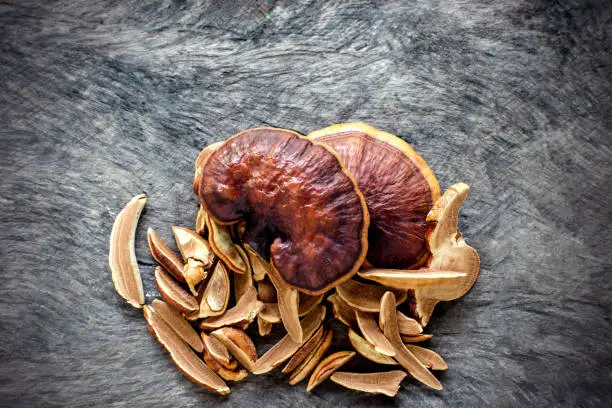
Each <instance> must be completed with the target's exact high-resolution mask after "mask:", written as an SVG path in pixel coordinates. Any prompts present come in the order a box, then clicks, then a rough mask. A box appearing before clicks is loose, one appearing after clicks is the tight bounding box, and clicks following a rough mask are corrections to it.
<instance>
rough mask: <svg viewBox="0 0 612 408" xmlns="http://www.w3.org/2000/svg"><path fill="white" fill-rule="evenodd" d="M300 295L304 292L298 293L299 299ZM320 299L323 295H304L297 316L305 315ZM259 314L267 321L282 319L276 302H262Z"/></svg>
mask: <svg viewBox="0 0 612 408" xmlns="http://www.w3.org/2000/svg"><path fill="white" fill-rule="evenodd" d="M302 295H304V294H302V293H300V295H299V296H300V299H302ZM321 300H323V295H317V296H311V295H304V302H303V303H300V305H299V306H298V316H299V317H303V316H306V315H307V314H308V313H310V312H311V311H312V309H314V308H315V307H317V306H318V305H319V304H320V303H321ZM260 315H261V317H262V318H263V319H264V320H265V321H267V322H268V323H280V322H281V321H282V317H281V314H280V305H279V304H277V303H264V308H263V310H262V311H261V313H260Z"/></svg>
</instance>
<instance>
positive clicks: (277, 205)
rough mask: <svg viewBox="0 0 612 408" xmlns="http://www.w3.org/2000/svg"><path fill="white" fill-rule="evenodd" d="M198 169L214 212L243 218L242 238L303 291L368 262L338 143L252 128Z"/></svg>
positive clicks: (322, 287)
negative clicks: (334, 146) (333, 145)
mask: <svg viewBox="0 0 612 408" xmlns="http://www.w3.org/2000/svg"><path fill="white" fill-rule="evenodd" d="M200 174H201V179H200V185H199V190H198V191H199V196H200V200H201V203H202V205H203V206H204V208H205V209H206V211H207V212H208V214H209V215H210V216H211V217H213V218H214V219H215V220H216V221H217V222H218V223H220V224H226V225H228V224H234V223H236V222H238V221H240V220H245V221H246V227H245V232H244V237H243V242H244V243H245V244H248V245H249V246H251V247H252V248H253V249H254V250H255V251H257V253H259V254H260V255H261V256H262V257H263V258H264V259H266V260H270V262H271V265H272V267H273V268H275V269H276V270H278V272H279V274H280V275H281V277H282V279H283V280H284V281H285V282H286V283H287V284H289V285H290V286H293V287H295V288H296V289H298V290H299V291H301V292H303V293H307V294H313V295H317V294H320V293H323V292H325V291H326V290H328V289H329V288H331V287H333V286H335V285H336V284H338V283H340V282H342V281H345V280H347V279H349V278H350V277H351V276H353V275H354V274H355V272H357V270H358V269H359V267H360V266H361V264H362V263H363V261H364V259H365V255H366V253H367V248H368V239H367V233H368V227H369V213H368V209H367V207H366V204H365V199H364V197H363V195H362V194H361V192H360V191H359V188H358V186H357V182H356V181H355V179H354V178H353V176H352V175H351V173H350V172H349V171H348V170H347V169H346V168H345V167H344V165H343V164H342V160H341V159H340V158H339V157H338V155H337V154H336V153H335V152H334V151H333V150H332V149H330V148H328V147H326V146H323V145H321V144H319V143H316V142H314V141H312V140H310V139H308V138H306V137H304V136H302V135H300V134H298V133H296V132H293V131H290V130H285V129H277V128H255V129H249V130H245V131H243V132H240V133H238V134H236V135H234V136H232V137H230V138H229V139H228V140H227V141H226V142H225V143H223V144H222V145H221V146H219V147H218V148H217V149H216V150H215V151H214V152H213V153H212V154H210V156H208V157H207V158H206V160H205V161H204V162H203V163H202V171H201V172H200ZM427 211H429V209H427Z"/></svg>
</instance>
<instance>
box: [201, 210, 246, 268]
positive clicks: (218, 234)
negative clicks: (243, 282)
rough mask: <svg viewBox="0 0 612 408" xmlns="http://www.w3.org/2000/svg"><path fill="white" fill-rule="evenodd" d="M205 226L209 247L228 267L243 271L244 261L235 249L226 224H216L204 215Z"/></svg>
mask: <svg viewBox="0 0 612 408" xmlns="http://www.w3.org/2000/svg"><path fill="white" fill-rule="evenodd" d="M206 227H207V228H208V239H209V243H210V247H211V248H212V250H213V252H214V253H215V255H217V256H218V257H219V258H221V260H222V261H223V263H225V264H226V265H227V266H228V268H230V269H231V270H232V271H234V272H236V273H245V271H246V263H245V261H244V259H242V257H241V256H240V252H238V250H237V249H236V248H237V246H236V245H234V242H233V241H232V237H231V236H230V233H229V228H228V226H226V225H221V224H218V223H217V222H216V221H215V220H214V219H213V218H212V217H211V216H210V215H207V217H206Z"/></svg>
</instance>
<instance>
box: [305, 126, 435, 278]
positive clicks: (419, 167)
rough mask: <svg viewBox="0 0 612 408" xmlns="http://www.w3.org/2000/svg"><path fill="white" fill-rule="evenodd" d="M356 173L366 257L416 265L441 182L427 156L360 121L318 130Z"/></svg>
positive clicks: (379, 263) (422, 257)
mask: <svg viewBox="0 0 612 408" xmlns="http://www.w3.org/2000/svg"><path fill="white" fill-rule="evenodd" d="M308 137H309V138H310V139H313V140H316V141H317V142H322V143H324V144H326V145H328V146H331V147H332V148H333V149H334V150H336V151H337V152H338V155H339V156H340V157H341V158H342V160H343V162H344V163H345V165H346V167H347V168H348V170H349V171H350V172H351V173H352V174H353V175H354V176H355V179H356V180H357V184H358V185H359V189H360V190H361V192H362V193H363V195H364V196H365V199H366V203H367V206H368V210H369V212H370V229H369V232H368V237H369V244H370V246H369V250H368V255H367V259H368V261H369V262H370V263H371V264H372V265H374V266H376V267H379V268H400V269H403V268H406V269H407V268H415V267H417V266H419V265H422V264H423V263H425V261H426V260H427V257H428V256H429V252H428V250H427V243H426V238H425V234H426V224H425V218H426V217H427V213H428V212H429V210H430V209H431V207H432V205H433V203H434V202H435V201H436V200H437V199H438V197H439V196H440V186H439V185H438V181H437V180H436V177H435V176H434V174H433V172H432V171H431V169H430V168H429V167H428V166H427V163H426V162H425V160H423V159H422V158H421V156H419V155H418V154H417V153H416V152H415V151H414V149H413V148H412V147H411V146H410V145H409V144H408V143H406V142H405V141H403V140H402V139H400V138H399V137H397V136H395V135H392V134H390V133H386V132H383V131H381V130H378V129H376V128H373V127H371V126H368V125H365V124H362V123H347V124H340V125H334V126H330V127H328V128H325V129H321V130H317V131H315V132H313V133H311V134H309V135H308Z"/></svg>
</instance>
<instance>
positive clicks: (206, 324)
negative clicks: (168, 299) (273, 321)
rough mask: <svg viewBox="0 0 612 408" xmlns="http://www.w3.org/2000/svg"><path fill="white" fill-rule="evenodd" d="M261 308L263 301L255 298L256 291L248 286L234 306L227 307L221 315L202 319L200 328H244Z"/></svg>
mask: <svg viewBox="0 0 612 408" xmlns="http://www.w3.org/2000/svg"><path fill="white" fill-rule="evenodd" d="M262 308H263V303H261V302H260V301H259V300H257V291H256V290H255V288H250V289H248V290H247V292H246V293H245V294H244V295H243V296H242V297H241V298H240V300H239V301H238V302H237V303H236V305H235V306H234V307H232V308H231V309H227V310H226V311H225V313H223V314H222V315H219V316H215V317H209V318H207V319H204V320H203V321H202V322H201V323H200V329H202V330H215V329H218V328H220V327H224V326H236V327H239V328H241V329H243V330H245V329H246V328H247V327H248V326H249V325H250V324H251V323H252V322H253V320H255V317H256V316H257V314H258V313H259V312H260V311H261V309H262Z"/></svg>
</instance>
